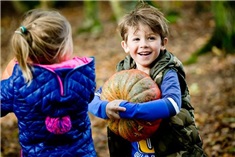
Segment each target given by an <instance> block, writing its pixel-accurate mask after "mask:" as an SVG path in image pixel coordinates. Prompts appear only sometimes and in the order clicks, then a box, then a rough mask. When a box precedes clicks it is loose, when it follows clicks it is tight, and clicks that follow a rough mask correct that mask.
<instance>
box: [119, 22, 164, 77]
mask: <svg viewBox="0 0 235 157" xmlns="http://www.w3.org/2000/svg"><path fill="white" fill-rule="evenodd" d="M166 43H167V38H165V39H164V41H162V40H161V37H160V35H159V34H157V33H154V32H153V31H152V30H151V29H150V27H149V26H146V25H142V24H139V26H138V27H137V29H135V28H133V27H129V29H128V32H127V39H126V41H122V42H121V45H122V47H123V49H124V51H125V52H126V53H130V56H131V57H132V58H133V59H134V61H135V62H136V65H137V69H139V70H141V71H144V72H146V73H149V69H150V64H151V63H152V62H153V61H154V60H155V59H156V58H157V57H158V56H159V53H160V50H163V49H165V48H164V45H165V44H166Z"/></svg>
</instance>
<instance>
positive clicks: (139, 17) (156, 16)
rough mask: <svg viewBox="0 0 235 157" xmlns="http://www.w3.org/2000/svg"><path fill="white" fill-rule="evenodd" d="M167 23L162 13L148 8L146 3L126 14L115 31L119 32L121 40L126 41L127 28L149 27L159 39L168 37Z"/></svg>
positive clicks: (153, 8)
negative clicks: (140, 25) (141, 25)
mask: <svg viewBox="0 0 235 157" xmlns="http://www.w3.org/2000/svg"><path fill="white" fill-rule="evenodd" d="M167 23H168V21H167V19H166V18H165V17H164V15H163V13H162V12H161V11H159V10H158V9H157V8H155V7H153V6H150V5H148V4H146V3H143V2H141V3H139V4H138V5H137V6H136V9H135V10H133V11H132V12H130V13H128V14H126V15H125V16H124V17H123V18H122V20H121V21H120V23H119V24H118V28H117V30H118V31H119V33H120V35H121V37H122V39H123V40H125V41H126V40H127V33H128V27H134V28H135V29H136V30H137V29H138V27H139V24H143V25H147V26H149V27H150V28H151V29H152V31H153V32H154V33H158V34H159V35H160V36H161V39H162V41H163V39H164V38H165V37H167V36H168V34H169V31H168V25H167Z"/></svg>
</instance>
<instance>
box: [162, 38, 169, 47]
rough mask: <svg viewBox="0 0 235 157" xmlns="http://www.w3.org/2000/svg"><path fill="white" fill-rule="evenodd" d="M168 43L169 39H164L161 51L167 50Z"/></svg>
mask: <svg viewBox="0 0 235 157" xmlns="http://www.w3.org/2000/svg"><path fill="white" fill-rule="evenodd" d="M167 43H168V38H164V39H163V41H162V47H161V50H165V49H166V48H165V46H166V44H167Z"/></svg>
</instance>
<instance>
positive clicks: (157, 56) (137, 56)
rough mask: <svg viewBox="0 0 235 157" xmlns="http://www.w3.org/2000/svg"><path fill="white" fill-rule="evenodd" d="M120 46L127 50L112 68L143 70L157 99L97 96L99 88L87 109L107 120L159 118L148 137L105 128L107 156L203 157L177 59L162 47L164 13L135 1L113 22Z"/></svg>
mask: <svg viewBox="0 0 235 157" xmlns="http://www.w3.org/2000/svg"><path fill="white" fill-rule="evenodd" d="M118 31H119V33H120V35H121V37H122V39H123V40H122V41H121V46H122V48H123V49H124V51H125V52H126V53H127V54H128V55H127V56H126V57H125V59H124V60H122V61H120V62H119V63H118V65H117V71H121V70H128V69H138V70H141V71H143V72H145V73H147V74H148V75H149V76H150V77H151V78H152V79H153V80H154V81H155V82H156V83H157V84H158V86H159V88H160V90H161V93H162V97H161V99H158V100H154V101H149V102H144V103H131V102H127V101H125V100H114V101H111V102H107V101H102V100H100V97H99V95H100V94H101V93H102V88H100V89H99V90H98V91H97V92H96V96H95V98H94V99H93V101H92V102H91V103H90V104H89V111H90V112H91V113H92V114H94V115H95V116H97V117H100V118H103V119H108V118H114V119H120V118H126V119H139V120H146V121H154V120H158V119H163V120H162V123H161V125H160V127H159V129H158V130H157V131H156V132H155V133H154V135H152V136H151V137H150V138H147V139H144V140H141V141H137V142H129V141H126V140H125V139H123V138H122V137H120V136H118V135H116V134H114V133H113V132H112V131H111V130H109V128H108V144H109V152H110V156H111V157H162V156H164V157H165V156H187V157H188V156H192V157H198V156H206V155H205V154H204V152H203V150H202V141H201V139H200V136H199V133H198V130H197V127H196V125H195V121H194V116H193V111H194V109H193V107H192V106H191V104H190V99H189V97H190V95H189V91H188V87H187V83H186V81H185V73H184V69H183V65H182V64H181V62H180V61H179V60H178V59H177V58H176V57H175V56H174V55H173V54H172V53H170V52H168V51H167V50H166V48H165V46H166V44H167V41H168V39H167V35H168V33H169V32H168V26H167V20H166V19H165V17H164V15H163V14H162V13H161V12H160V11H159V10H158V9H157V8H154V7H152V6H149V5H147V4H145V3H140V5H138V6H137V7H136V9H135V10H133V11H131V12H130V13H129V14H126V15H125V16H124V17H123V19H122V20H121V21H120V23H119V25H118Z"/></svg>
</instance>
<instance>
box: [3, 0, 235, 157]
mask: <svg viewBox="0 0 235 157" xmlns="http://www.w3.org/2000/svg"><path fill="white" fill-rule="evenodd" d="M137 2H138V1H45V0H42V1H1V71H3V70H4V69H5V67H6V65H7V63H8V62H9V61H10V59H11V58H12V57H13V55H14V54H12V52H11V45H10V38H11V36H12V34H13V33H14V31H15V30H16V29H17V28H18V27H19V26H20V20H21V16H22V15H23V13H24V12H25V11H27V10H29V9H32V8H40V7H44V8H56V9H57V10H59V11H60V12H61V13H62V14H63V15H64V16H65V17H66V18H67V19H68V20H69V21H70V22H71V25H72V29H73V39H74V55H78V56H94V57H95V58H96V81H97V87H99V86H102V85H103V83H104V82H105V81H106V80H107V79H108V78H109V77H110V76H111V75H112V74H113V73H114V72H115V64H116V63H117V62H118V61H120V60H121V59H123V58H124V57H125V53H124V51H123V50H122V48H121V45H120V42H121V38H120V37H119V35H118V34H117V32H116V26H117V23H118V20H119V19H120V17H122V16H123V15H124V14H125V13H126V12H128V11H130V10H132V9H133V8H134V7H135V5H136V4H137ZM147 2H148V3H150V4H151V5H154V6H156V7H158V8H159V9H160V10H161V11H162V12H163V13H164V14H165V15H166V18H167V19H168V20H169V29H170V36H169V42H168V45H167V46H166V47H167V49H168V50H169V51H171V52H172V53H174V54H175V55H176V56H177V57H178V58H179V59H180V60H181V61H182V62H183V63H184V66H185V70H186V75H187V78H186V79H187V82H188V86H189V90H190V94H191V102H192V105H193V106H194V108H195V118H196V123H197V125H198V127H199V130H200V134H201V137H202V139H203V142H204V145H203V148H204V150H205V151H206V153H207V154H208V156H209V157H232V156H235V18H234V17H235V3H234V2H233V1H147ZM90 118H91V122H92V132H93V139H94V143H95V147H96V150H97V155H98V156H99V157H107V156H109V155H108V149H107V137H106V122H105V121H104V120H102V119H99V118H96V117H94V116H92V115H90ZM0 123H1V154H0V157H19V156H20V147H19V143H18V128H17V120H16V118H15V116H14V115H13V114H8V115H7V116H6V117H4V118H1V122H0Z"/></svg>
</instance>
